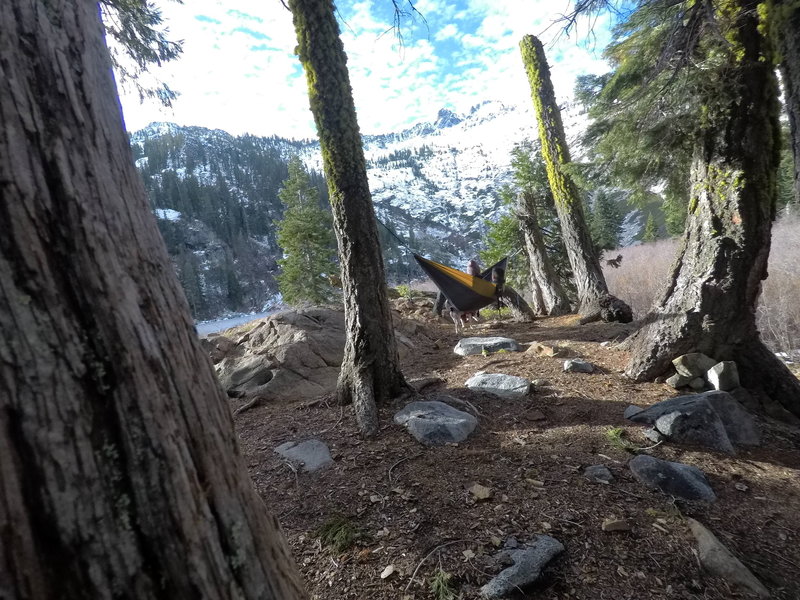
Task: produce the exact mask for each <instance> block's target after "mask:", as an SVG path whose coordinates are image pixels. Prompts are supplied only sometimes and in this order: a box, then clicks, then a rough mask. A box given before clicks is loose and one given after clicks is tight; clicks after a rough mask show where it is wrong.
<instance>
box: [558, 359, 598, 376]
mask: <svg viewBox="0 0 800 600" xmlns="http://www.w3.org/2000/svg"><path fill="white" fill-rule="evenodd" d="M593 371H594V365H593V364H592V363H590V362H589V361H587V360H583V359H582V358H571V359H569V360H565V361H564V372H565V373H592V372H593Z"/></svg>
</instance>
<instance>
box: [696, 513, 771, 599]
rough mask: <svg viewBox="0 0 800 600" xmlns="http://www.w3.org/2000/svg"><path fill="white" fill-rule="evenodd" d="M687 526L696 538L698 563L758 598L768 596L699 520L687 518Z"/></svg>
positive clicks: (749, 573) (748, 570)
mask: <svg viewBox="0 0 800 600" xmlns="http://www.w3.org/2000/svg"><path fill="white" fill-rule="evenodd" d="M688 521H689V528H690V529H691V530H692V533H693V534H694V537H695V539H697V546H698V549H697V550H698V554H699V557H700V564H702V565H703V567H705V568H706V569H707V570H708V571H709V572H710V573H711V574H713V575H716V576H717V577H722V578H723V579H725V580H726V581H728V582H730V583H732V584H734V585H737V586H739V587H743V588H746V589H748V590H750V591H751V592H753V593H754V594H756V595H758V596H759V597H760V598H769V595H770V594H769V590H767V588H766V587H764V585H763V584H762V583H761V582H760V581H759V580H758V579H756V576H755V575H753V573H752V572H751V571H750V569H748V568H747V567H746V566H744V565H743V564H742V563H741V561H739V559H737V558H736V557H735V556H734V555H733V554H731V552H730V551H729V550H728V549H727V548H726V547H725V546H724V545H722V543H721V542H720V541H719V540H718V539H717V537H716V536H715V535H714V534H713V533H711V532H710V531H709V530H708V529H706V528H705V527H704V526H703V525H702V524H701V523H700V522H698V521H695V520H694V519H688Z"/></svg>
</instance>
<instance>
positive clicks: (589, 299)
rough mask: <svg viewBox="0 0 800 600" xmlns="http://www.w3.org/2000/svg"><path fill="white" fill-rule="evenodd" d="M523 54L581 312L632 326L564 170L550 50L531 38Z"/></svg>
mask: <svg viewBox="0 0 800 600" xmlns="http://www.w3.org/2000/svg"><path fill="white" fill-rule="evenodd" d="M520 50H521V51H522V62H523V64H524V65H525V71H526V73H527V75H528V82H529V83H530V86H531V95H532V97H533V104H534V107H535V109H536V118H537V119H538V121H539V140H540V141H541V144H542V158H543V159H544V161H545V165H546V166H547V179H548V181H549V182H550V188H551V190H552V192H553V198H554V200H555V204H556V212H557V213H558V218H559V221H560V223H561V234H562V237H563V239H564V245H565V246H566V249H567V255H568V257H569V262H570V265H571V266H572V272H573V276H574V278H575V286H576V288H577V290H578V301H579V304H580V306H579V312H580V313H581V315H583V317H584V320H590V319H592V318H595V317H597V318H602V319H603V320H605V321H618V322H622V323H629V322H630V321H631V320H633V313H632V312H631V309H630V307H629V306H628V305H627V304H625V303H624V302H623V301H622V300H620V299H619V298H615V297H614V296H612V295H611V294H609V293H608V287H607V286H606V280H605V277H604V276H603V270H602V269H601V268H600V260H599V258H598V256H597V253H596V252H595V250H594V244H592V239H591V237H590V235H589V228H588V227H587V226H586V217H585V216H584V214H583V204H582V202H581V198H580V194H579V192H578V188H577V186H576V185H575V182H574V181H573V180H572V178H571V177H570V176H569V174H568V173H567V172H566V170H565V169H564V166H565V165H566V164H567V163H569V162H570V160H571V159H570V155H569V148H568V146H567V141H566V136H565V135H564V125H563V123H562V122H561V111H560V110H559V108H558V104H556V96H555V91H554V90H553V83H552V81H551V80H550V68H549V67H548V65H547V58H546V57H545V54H544V48H543V47H542V43H541V42H540V41H539V39H538V38H536V37H535V36H532V35H526V36H525V37H523V38H522V41H521V42H520Z"/></svg>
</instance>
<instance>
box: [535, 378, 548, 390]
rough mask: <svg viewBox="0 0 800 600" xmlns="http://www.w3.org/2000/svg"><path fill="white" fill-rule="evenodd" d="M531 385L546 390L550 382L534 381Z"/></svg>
mask: <svg viewBox="0 0 800 600" xmlns="http://www.w3.org/2000/svg"><path fill="white" fill-rule="evenodd" d="M531 385H532V386H533V387H537V388H544V387H548V386H549V385H550V382H549V381H547V379H534V380H533V381H531Z"/></svg>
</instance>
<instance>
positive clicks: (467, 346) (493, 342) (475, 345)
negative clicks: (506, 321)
mask: <svg viewBox="0 0 800 600" xmlns="http://www.w3.org/2000/svg"><path fill="white" fill-rule="evenodd" d="M501 350H505V351H506V352H519V344H518V343H517V342H516V340H512V339H511V338H505V337H471V338H462V339H460V340H458V343H457V344H456V347H455V348H453V352H455V353H456V354H460V355H461V356H471V355H474V354H483V353H484V351H485V352H489V353H492V352H500V351H501Z"/></svg>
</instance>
